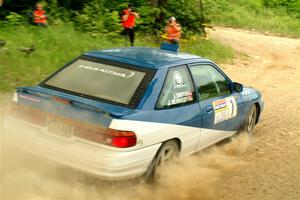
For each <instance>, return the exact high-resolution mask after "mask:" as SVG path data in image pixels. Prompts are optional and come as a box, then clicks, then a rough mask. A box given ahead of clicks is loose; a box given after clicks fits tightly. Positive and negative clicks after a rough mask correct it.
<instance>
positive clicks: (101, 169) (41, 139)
mask: <svg viewBox="0 0 300 200" xmlns="http://www.w3.org/2000/svg"><path fill="white" fill-rule="evenodd" d="M3 128H4V131H3V133H2V134H3V137H2V138H3V140H5V142H6V143H8V144H9V145H11V146H13V147H17V148H20V149H21V150H24V151H28V152H30V153H33V154H35V155H38V156H41V157H44V158H48V159H50V160H53V161H55V162H58V163H60V164H63V165H66V166H69V167H72V168H75V169H78V170H81V171H83V172H86V173H90V174H92V175H94V176H97V177H99V178H101V179H104V180H125V179H130V178H136V177H139V176H141V175H143V174H144V173H145V172H146V171H147V169H148V166H149V165H150V163H151V162H152V160H153V158H154V156H155V154H156V152H157V151H158V149H159V147H160V145H161V144H156V145H153V146H149V147H145V148H141V149H136V150H131V151H124V150H122V151H114V150H111V149H106V148H104V147H103V146H101V145H97V144H92V143H90V142H86V141H80V140H74V141H67V140H63V139H62V138H57V137H53V135H51V134H49V133H47V132H46V131H45V130H44V129H43V128H41V127H37V126H35V125H33V124H29V123H27V122H23V121H20V120H17V119H14V118H8V119H6V120H5V121H4V126H3Z"/></svg>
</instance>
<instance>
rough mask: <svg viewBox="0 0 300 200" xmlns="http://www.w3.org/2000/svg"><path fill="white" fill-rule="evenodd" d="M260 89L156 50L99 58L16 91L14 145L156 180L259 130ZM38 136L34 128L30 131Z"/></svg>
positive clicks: (202, 62) (200, 62)
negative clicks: (164, 169) (175, 164)
mask: <svg viewBox="0 0 300 200" xmlns="http://www.w3.org/2000/svg"><path fill="white" fill-rule="evenodd" d="M263 105H264V103H263V99H262V95H261V93H260V92H258V91H257V90H255V89H253V88H251V87H245V86H243V85H242V84H240V83H236V82H233V81H232V80H230V78H229V77H228V76H227V75H226V74H225V73H224V72H223V71H222V70H221V69H220V68H219V67H218V66H217V65H216V64H215V63H213V62H212V61H210V60H208V59H205V58H201V57H199V56H195V55H190V54H185V53H179V52H176V51H172V50H165V49H159V48H147V47H131V48H116V49H108V50H99V51H91V52H87V53H84V54H83V55H81V56H79V57H78V58H76V59H74V60H73V61H71V62H69V63H68V64H66V65H65V66H64V67H62V68H61V69H59V70H58V71H56V72H55V73H53V74H52V75H51V76H49V77H48V78H46V79H45V80H44V81H42V82H41V83H40V84H39V85H38V86H35V87H20V88H17V91H16V93H15V94H14V97H13V105H12V108H11V112H10V113H11V117H10V118H9V120H7V121H6V122H5V124H7V125H8V127H11V126H18V127H19V128H18V130H24V132H23V131H15V132H13V131H10V132H7V134H9V136H12V138H17V139H16V141H15V144H16V145H17V146H19V147H21V148H24V149H26V150H28V151H31V152H32V153H34V154H37V155H41V156H42V157H45V158H48V159H51V160H53V161H56V162H58V163H61V164H63V165H66V166H69V167H72V168H76V169H79V170H82V171H84V172H88V173H91V174H94V175H96V176H98V177H101V178H103V179H108V180H122V179H129V178H135V177H141V176H147V177H153V176H154V175H155V174H156V173H157V169H159V167H160V166H162V165H163V164H164V163H165V162H167V161H169V160H171V159H172V158H174V157H175V156H179V157H184V156H187V155H190V154H192V153H195V152H197V151H200V150H201V149H204V148H206V147H208V146H210V145H213V144H215V143H217V142H219V141H220V140H223V139H225V138H228V137H231V136H233V135H234V134H235V133H237V132H238V131H243V132H246V133H248V134H252V133H253V128H254V126H255V124H256V123H257V122H258V121H259V118H260V115H261V112H262V110H263ZM28 130H30V131H28Z"/></svg>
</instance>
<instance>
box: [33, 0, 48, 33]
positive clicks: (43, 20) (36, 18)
mask: <svg viewBox="0 0 300 200" xmlns="http://www.w3.org/2000/svg"><path fill="white" fill-rule="evenodd" d="M33 22H34V23H35V24H36V25H37V26H44V27H47V26H48V24H47V15H46V11H45V10H44V9H43V6H42V4H39V3H37V4H36V9H35V10H34V11H33Z"/></svg>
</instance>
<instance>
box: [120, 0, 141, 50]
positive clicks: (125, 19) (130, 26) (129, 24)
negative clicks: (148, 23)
mask: <svg viewBox="0 0 300 200" xmlns="http://www.w3.org/2000/svg"><path fill="white" fill-rule="evenodd" d="M136 18H140V16H139V14H138V13H137V12H134V10H133V9H132V5H131V4H129V5H128V8H127V9H125V10H123V13H122V26H123V28H124V32H125V34H126V35H128V37H129V40H130V44H131V46H134V37H135V34H134V26H135V19H136Z"/></svg>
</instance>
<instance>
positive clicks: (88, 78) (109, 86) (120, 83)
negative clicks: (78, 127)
mask: <svg viewBox="0 0 300 200" xmlns="http://www.w3.org/2000/svg"><path fill="white" fill-rule="evenodd" d="M100 62H101V61H97V60H87V59H83V58H80V59H78V60H76V61H75V62H73V63H71V64H70V65H68V66H67V67H64V68H63V69H61V70H60V71H58V72H57V73H55V74H54V75H52V76H50V77H49V78H48V79H46V80H45V81H44V82H42V86H48V87H49V86H50V87H51V88H53V87H54V88H56V89H60V90H63V91H66V92H71V93H73V94H74V93H75V94H80V95H86V96H89V97H94V98H97V99H102V100H106V101H110V102H115V103H118V104H123V105H129V106H130V103H131V100H132V99H136V98H133V97H134V96H135V94H136V93H139V94H140V93H141V92H140V91H139V92H137V91H138V89H139V86H140V85H143V84H141V82H142V81H143V80H144V78H145V76H146V75H147V71H144V70H141V69H136V68H133V67H131V66H130V67H126V66H125V67H120V66H115V65H111V64H107V63H106V64H104V63H100ZM142 88H144V89H145V87H142Z"/></svg>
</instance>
